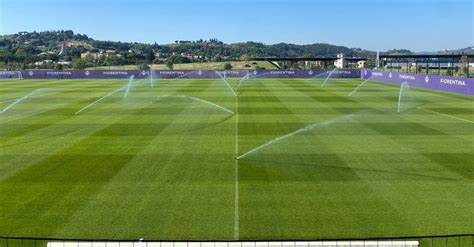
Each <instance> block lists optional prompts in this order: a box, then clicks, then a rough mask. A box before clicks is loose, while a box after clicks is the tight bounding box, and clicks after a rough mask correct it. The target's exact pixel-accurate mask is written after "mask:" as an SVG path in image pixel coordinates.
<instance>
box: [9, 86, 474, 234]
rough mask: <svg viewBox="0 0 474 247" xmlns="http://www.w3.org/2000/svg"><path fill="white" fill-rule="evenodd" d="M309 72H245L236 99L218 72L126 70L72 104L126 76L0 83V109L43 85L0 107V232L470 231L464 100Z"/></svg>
mask: <svg viewBox="0 0 474 247" xmlns="http://www.w3.org/2000/svg"><path fill="white" fill-rule="evenodd" d="M229 82H230V84H231V86H232V87H233V88H234V89H237V83H238V80H230V81H229ZM321 82H322V81H321V80H312V81H308V80H302V79H301V80H299V79H294V80H292V79H280V80H275V79H268V80H265V79H259V80H248V81H246V82H245V83H244V84H243V85H242V86H241V87H240V88H239V89H238V92H239V95H238V97H235V96H233V94H232V93H231V91H230V90H229V89H228V88H226V86H225V84H224V83H223V82H222V81H221V80H174V81H173V80H160V81H156V82H155V87H154V88H150V85H149V82H148V81H146V80H137V81H136V82H135V83H134V85H133V87H132V88H131V91H130V94H129V97H127V98H124V97H123V92H118V93H116V94H114V95H112V96H110V97H108V98H106V99H104V100H102V101H100V102H99V103H97V104H95V105H93V106H91V107H90V108H88V109H86V110H84V111H82V112H81V113H80V114H78V115H74V113H75V112H77V111H78V110H79V109H81V108H83V107H84V106H86V105H88V104H90V103H92V102H94V101H95V100H97V99H99V98H100V97H102V96H104V95H106V94H108V93H109V92H112V91H113V90H115V89H117V88H120V87H122V86H124V85H126V83H127V82H126V81H125V80H50V81H46V80H34V81H33V80H31V81H28V80H21V81H1V82H0V83H1V87H0V111H1V110H2V109H4V108H5V107H7V106H8V105H10V104H11V103H12V102H14V101H15V99H18V98H20V97H23V96H24V95H27V94H29V93H31V92H32V91H34V90H35V89H40V88H42V90H38V91H36V92H35V93H34V94H33V95H32V96H31V97H29V98H27V99H24V100H23V101H22V102H20V103H18V104H16V105H14V106H13V107H11V108H10V109H9V110H8V111H6V112H4V113H2V114H0V236H22V237H54V238H88V239H93V238H100V239H104V238H105V239H138V238H142V237H143V238H145V239H174V240H179V239H181V240H185V239H191V240H232V239H236V238H238V239H321V238H371V237H396V236H417V235H444V234H467V233H474V221H473V208H474V193H473V191H474V166H473V153H474V150H473V144H474V141H473V140H474V124H473V122H474V115H473V113H474V112H473V103H474V98H473V97H470V96H462V95H457V94H450V93H443V92H437V91H429V90H417V89H411V90H410V92H409V93H407V94H406V95H404V96H403V97H402V100H403V102H402V110H403V111H402V113H397V100H398V96H399V87H398V86H395V85H391V84H384V83H376V82H370V83H368V84H366V85H365V86H364V87H362V88H361V89H360V91H358V92H357V93H355V94H354V95H353V96H352V97H348V96H347V95H348V94H349V93H350V92H351V91H352V90H353V89H354V88H355V87H357V85H358V84H359V83H361V80H358V79H353V80H349V79H339V80H331V81H330V82H329V83H328V84H327V86H326V87H324V88H321V87H320V86H319V85H320V83H321ZM163 95H188V96H193V97H198V98H201V99H204V100H207V101H210V102H213V103H216V104H218V105H220V106H223V107H226V108H228V109H230V110H232V111H235V112H238V114H235V115H232V114H229V113H228V112H225V111H223V110H221V109H219V108H217V107H212V106H210V105H207V104H205V103H202V102H198V101H195V100H190V99H186V98H177V97H161V98H160V97H159V96H163ZM328 121H329V122H328ZM322 122H323V123H326V125H322V126H315V128H313V129H311V130H309V131H305V132H300V133H298V134H296V135H293V136H291V137H288V138H285V139H280V140H279V141H277V142H275V143H273V144H271V145H268V146H266V147H264V148H262V149H259V150H257V151H255V152H252V153H250V154H248V155H246V156H245V157H243V158H242V159H240V160H238V161H236V160H235V159H234V157H235V156H236V155H237V152H238V154H239V155H242V154H245V153H246V152H248V151H250V150H252V149H254V148H255V147H258V146H259V145H262V144H264V143H267V142H269V141H270V140H272V139H274V138H277V137H280V136H283V135H286V134H288V133H291V132H294V131H296V130H298V129H301V128H304V127H306V126H309V125H313V124H317V123H322ZM236 126H238V131H237V128H236ZM237 133H238V135H237ZM236 137H237V138H236ZM237 139H238V147H236V145H237V143H236V140H237Z"/></svg>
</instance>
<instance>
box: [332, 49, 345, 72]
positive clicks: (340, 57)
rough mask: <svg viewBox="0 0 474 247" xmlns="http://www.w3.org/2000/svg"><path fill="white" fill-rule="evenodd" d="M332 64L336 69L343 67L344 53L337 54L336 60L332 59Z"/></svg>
mask: <svg viewBox="0 0 474 247" xmlns="http://www.w3.org/2000/svg"><path fill="white" fill-rule="evenodd" d="M334 66H335V67H336V68H337V69H342V68H344V53H339V54H337V59H336V61H334Z"/></svg>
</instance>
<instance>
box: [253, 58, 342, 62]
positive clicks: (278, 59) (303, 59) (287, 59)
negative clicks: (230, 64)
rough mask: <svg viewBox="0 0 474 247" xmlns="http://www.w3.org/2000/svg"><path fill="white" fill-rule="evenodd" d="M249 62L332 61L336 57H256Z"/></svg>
mask: <svg viewBox="0 0 474 247" xmlns="http://www.w3.org/2000/svg"><path fill="white" fill-rule="evenodd" d="M251 60H255V61H291V62H298V61H334V60H337V57H256V58H252V59H251Z"/></svg>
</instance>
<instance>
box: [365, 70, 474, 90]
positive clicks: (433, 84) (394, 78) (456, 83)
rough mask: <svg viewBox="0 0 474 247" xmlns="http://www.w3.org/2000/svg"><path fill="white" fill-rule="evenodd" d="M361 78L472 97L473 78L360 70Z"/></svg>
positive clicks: (473, 88)
mask: <svg viewBox="0 0 474 247" xmlns="http://www.w3.org/2000/svg"><path fill="white" fill-rule="evenodd" d="M361 78H362V79H366V80H374V81H384V82H389V83H396V84H402V83H404V82H406V83H408V85H410V86H413V87H419V88H428V89H434V90H440V91H446V92H452V93H461V94H467V95H474V78H463V77H452V76H440V75H426V74H413V73H401V72H389V71H376V70H362V72H361Z"/></svg>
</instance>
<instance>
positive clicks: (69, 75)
mask: <svg viewBox="0 0 474 247" xmlns="http://www.w3.org/2000/svg"><path fill="white" fill-rule="evenodd" d="M1 72H2V71H0V79H2V78H9V76H11V75H9V74H8V73H6V72H5V73H4V76H2V74H1ZM19 72H21V74H22V78H23V79H87V78H91V79H125V78H129V77H130V76H131V75H133V76H134V77H135V78H138V79H143V78H149V75H150V71H149V70H61V71H55V70H24V71H19ZM329 72H330V70H321V69H316V70H227V71H225V70H154V71H153V73H154V74H153V78H155V79H160V78H163V79H164V78H169V79H174V78H178V77H179V78H192V79H200V78H202V79H209V78H220V76H219V74H218V73H220V75H222V76H223V77H225V78H243V77H244V76H246V75H248V76H249V77H258V78H313V77H316V76H318V75H319V76H321V77H325V76H326V75H325V74H328V73H329ZM331 77H333V78H360V71H359V70H335V71H333V72H332V75H331Z"/></svg>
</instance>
